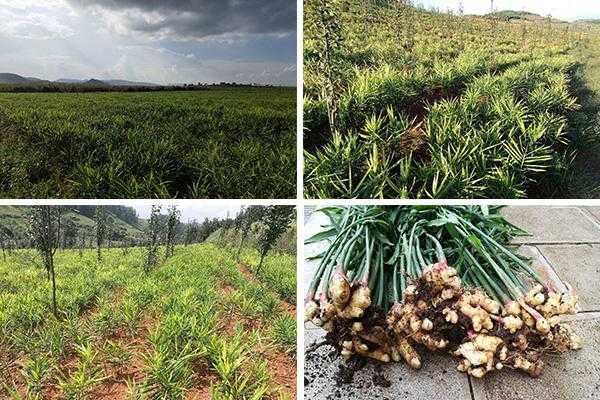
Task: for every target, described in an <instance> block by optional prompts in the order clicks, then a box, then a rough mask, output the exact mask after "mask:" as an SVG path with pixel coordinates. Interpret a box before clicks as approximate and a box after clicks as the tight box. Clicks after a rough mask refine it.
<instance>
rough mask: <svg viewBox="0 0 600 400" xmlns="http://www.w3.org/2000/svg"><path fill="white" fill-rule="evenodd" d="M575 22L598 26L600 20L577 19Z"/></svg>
mask: <svg viewBox="0 0 600 400" xmlns="http://www.w3.org/2000/svg"><path fill="white" fill-rule="evenodd" d="M575 22H579V23H583V24H595V25H600V19H579V20H577V21H575Z"/></svg>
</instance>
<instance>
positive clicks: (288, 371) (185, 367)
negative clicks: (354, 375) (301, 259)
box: [0, 244, 296, 400]
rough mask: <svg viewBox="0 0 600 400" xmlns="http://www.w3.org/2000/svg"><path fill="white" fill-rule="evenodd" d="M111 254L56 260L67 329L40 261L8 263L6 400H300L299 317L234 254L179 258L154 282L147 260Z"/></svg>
mask: <svg viewBox="0 0 600 400" xmlns="http://www.w3.org/2000/svg"><path fill="white" fill-rule="evenodd" d="M104 254H105V255H104V259H103V261H102V262H100V263H99V262H98V261H96V259H95V256H94V252H93V251H92V250H87V251H85V252H84V254H83V257H79V256H78V254H77V251H61V252H59V253H58V255H57V260H56V274H57V285H58V305H59V309H60V318H59V319H58V320H56V319H54V318H53V317H52V316H51V311H50V290H49V289H50V286H49V284H48V282H47V280H46V277H45V273H44V271H43V270H42V269H41V267H40V266H39V260H37V258H36V257H34V253H33V252H32V251H19V252H16V253H13V254H11V255H9V256H8V257H7V259H6V260H2V259H0V397H3V398H8V399H11V400H13V399H23V398H27V399H42V398H44V399H59V398H60V399H158V398H162V399H180V398H186V399H198V400H205V399H211V398H212V399H216V400H218V399H227V400H233V399H236V400H237V399H240V400H243V399H263V398H270V399H276V398H279V399H291V398H295V376H296V374H295V372H296V362H295V358H294V354H295V346H296V341H295V340H296V321H295V318H294V316H295V307H294V306H291V305H289V304H288V303H285V302H282V301H281V300H280V299H279V296H278V295H277V294H275V293H274V292H272V291H271V290H269V289H268V288H267V287H266V286H265V285H264V284H262V283H261V282H260V280H259V279H256V278H255V277H254V276H253V275H252V273H251V272H249V271H248V270H247V269H245V268H243V267H240V266H238V265H237V264H236V263H235V260H234V258H233V257H232V256H231V255H230V254H229V252H227V251H224V250H222V249H220V248H218V247H217V246H215V245H213V244H203V245H191V246H188V247H177V249H176V252H175V256H174V257H172V258H170V259H169V260H167V261H165V262H163V263H162V264H161V265H160V266H158V267H157V268H156V269H155V270H153V271H152V272H151V273H149V274H148V275H146V274H144V273H143V270H142V267H141V263H142V259H143V257H142V254H141V250H139V249H131V250H129V251H128V252H126V253H125V252H123V251H122V250H121V249H112V250H107V251H105V252H104ZM276 259H277V257H276V256H274V257H273V260H274V261H275V260H276ZM286 270H287V271H288V274H289V275H294V276H293V279H294V281H295V267H294V268H291V267H290V268H287V269H286ZM288 278H290V277H289V276H285V279H288ZM290 279H291V278H290Z"/></svg>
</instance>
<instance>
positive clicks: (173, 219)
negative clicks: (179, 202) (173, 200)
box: [165, 206, 181, 258]
mask: <svg viewBox="0 0 600 400" xmlns="http://www.w3.org/2000/svg"><path fill="white" fill-rule="evenodd" d="M180 217H181V211H179V210H178V209H177V206H172V207H169V215H168V217H167V240H166V249H165V257H166V258H169V257H171V256H172V255H173V253H174V252H175V233H176V229H177V225H179V218H180Z"/></svg>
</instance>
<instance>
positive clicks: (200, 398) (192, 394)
mask: <svg viewBox="0 0 600 400" xmlns="http://www.w3.org/2000/svg"><path fill="white" fill-rule="evenodd" d="M218 380H219V378H218V376H217V375H216V374H215V373H213V372H212V371H210V369H208V367H205V368H203V369H202V370H201V371H200V372H199V373H198V379H197V381H196V382H194V388H193V389H191V390H190V391H188V392H187V393H186V396H185V398H186V400H211V396H210V387H211V386H212V385H213V384H215V383H216V382H217V381H218Z"/></svg>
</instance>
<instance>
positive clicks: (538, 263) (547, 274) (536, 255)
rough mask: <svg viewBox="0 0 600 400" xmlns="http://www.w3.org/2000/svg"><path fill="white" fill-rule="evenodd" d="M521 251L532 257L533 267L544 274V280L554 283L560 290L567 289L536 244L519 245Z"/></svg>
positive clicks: (564, 290)
mask: <svg viewBox="0 0 600 400" xmlns="http://www.w3.org/2000/svg"><path fill="white" fill-rule="evenodd" d="M519 253H521V254H523V255H524V256H527V257H529V258H530V259H531V267H532V268H533V269H534V270H535V271H537V272H538V273H539V274H540V275H541V276H542V278H543V279H544V281H546V282H548V283H552V284H553V285H554V287H555V288H556V290H557V291H558V292H566V291H567V287H566V286H565V284H564V283H563V281H562V280H561V279H560V277H559V276H558V274H557V273H556V271H555V270H554V268H552V266H551V265H550V263H549V262H548V260H546V258H545V257H544V255H543V254H542V252H541V251H540V250H539V249H538V248H537V247H536V246H530V245H523V246H521V247H519Z"/></svg>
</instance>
